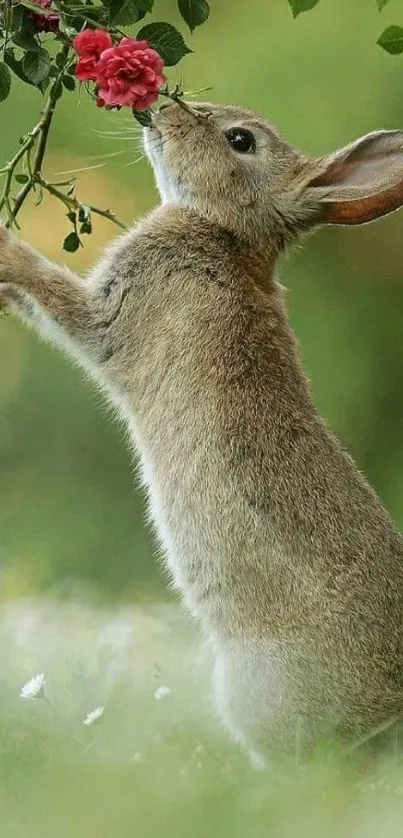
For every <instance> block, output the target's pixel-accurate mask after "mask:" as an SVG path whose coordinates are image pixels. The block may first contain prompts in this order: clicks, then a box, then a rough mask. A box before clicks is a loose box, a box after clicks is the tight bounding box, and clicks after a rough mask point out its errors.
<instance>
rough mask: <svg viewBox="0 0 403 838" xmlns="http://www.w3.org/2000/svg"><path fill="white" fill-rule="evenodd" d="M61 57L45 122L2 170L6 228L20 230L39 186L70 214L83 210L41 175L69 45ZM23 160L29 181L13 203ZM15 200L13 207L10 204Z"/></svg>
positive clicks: (0, 206) (1, 207)
mask: <svg viewBox="0 0 403 838" xmlns="http://www.w3.org/2000/svg"><path fill="white" fill-rule="evenodd" d="M60 56H61V59H60V63H59V72H58V74H57V76H55V78H54V80H53V82H52V84H51V86H50V89H49V94H48V97H47V100H46V103H45V107H44V109H43V113H42V118H41V119H40V121H39V122H38V123H37V125H35V127H34V128H33V129H32V130H31V131H30V132H29V133H28V135H27V138H26V139H25V141H24V142H23V143H22V144H21V146H20V148H19V149H18V151H17V152H16V154H15V155H14V157H13V158H12V159H11V160H10V161H9V163H7V165H6V166H5V167H4V168H3V169H0V175H1V174H4V175H6V179H5V183H4V187H3V190H2V193H1V197H0V212H2V210H4V209H6V212H7V218H6V220H5V222H4V224H5V227H7V228H10V227H12V226H13V224H14V225H15V226H16V227H17V228H18V222H17V215H18V213H19V211H20V209H21V207H22V205H23V204H24V202H25V200H26V198H27V197H28V195H29V194H30V192H31V191H32V190H34V189H35V185H36V184H38V185H40V186H41V187H42V188H43V189H46V190H47V192H50V193H51V194H53V195H54V196H55V197H57V198H59V200H61V201H62V202H63V203H64V205H65V206H66V207H68V209H69V210H72V209H79V208H80V206H82V203H80V202H79V201H78V200H77V199H76V198H75V197H72V196H69V195H65V194H64V193H63V192H60V190H58V189H56V188H55V186H54V185H53V184H51V183H49V182H48V181H45V180H44V179H43V178H42V175H41V169H42V164H43V160H44V156H45V152H46V147H47V143H48V139H49V132H50V128H51V125H52V121H53V116H54V112H55V108H56V103H57V100H58V98H59V91H60V84H61V79H62V77H63V75H64V73H65V71H66V67H67V65H68V64H69V45H68V44H65V45H64V46H63V47H62V49H61V51H60ZM35 146H36V149H35V155H34V157H33V159H32V152H33V149H34V148H35ZM24 157H25V160H26V164H27V169H28V178H29V179H28V181H27V182H26V183H25V184H24V186H23V187H22V189H20V191H19V192H18V194H17V196H16V197H15V199H12V197H11V188H12V181H13V177H14V173H15V170H16V168H17V166H18V164H19V163H20V161H21V160H22V159H23V158H24ZM12 200H13V204H12V203H11V202H12ZM85 206H87V207H88V209H89V210H90V212H93V213H94V214H96V215H101V216H103V217H104V218H107V219H108V220H109V221H112V222H113V223H114V224H116V225H117V226H118V227H120V228H121V229H122V230H126V229H127V227H126V225H125V224H124V223H123V222H122V221H120V220H119V219H118V218H117V217H116V216H115V215H114V213H112V212H110V210H103V209H99V208H98V207H94V206H89V205H88V204H86V205H85Z"/></svg>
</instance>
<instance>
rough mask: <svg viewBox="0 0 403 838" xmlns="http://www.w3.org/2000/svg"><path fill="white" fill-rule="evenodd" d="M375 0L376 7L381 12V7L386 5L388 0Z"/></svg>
mask: <svg viewBox="0 0 403 838" xmlns="http://www.w3.org/2000/svg"><path fill="white" fill-rule="evenodd" d="M376 2H377V6H378V9H379V11H380V12H381V11H382V9H383V7H384V6H386V4H387V3H389V0H376Z"/></svg>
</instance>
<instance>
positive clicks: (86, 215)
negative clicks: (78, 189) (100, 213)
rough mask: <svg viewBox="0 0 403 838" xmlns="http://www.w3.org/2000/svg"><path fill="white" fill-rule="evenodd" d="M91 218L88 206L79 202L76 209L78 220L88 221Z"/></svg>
mask: <svg viewBox="0 0 403 838" xmlns="http://www.w3.org/2000/svg"><path fill="white" fill-rule="evenodd" d="M90 219H91V210H90V208H89V207H86V206H85V204H80V207H79V210H78V220H79V221H81V222H82V223H84V222H89V221H90Z"/></svg>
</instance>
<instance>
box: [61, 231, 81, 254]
mask: <svg viewBox="0 0 403 838" xmlns="http://www.w3.org/2000/svg"><path fill="white" fill-rule="evenodd" d="M79 247H80V239H79V238H78V235H77V233H69V234H68V236H66V238H65V240H64V242H63V250H67V252H68V253H75V252H76V250H78V248H79Z"/></svg>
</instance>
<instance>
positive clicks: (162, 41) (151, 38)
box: [137, 22, 192, 67]
mask: <svg viewBox="0 0 403 838" xmlns="http://www.w3.org/2000/svg"><path fill="white" fill-rule="evenodd" d="M137 38H138V40H139V41H142V40H145V41H148V43H149V44H150V45H151V46H152V47H154V49H155V50H157V52H158V53H159V54H160V56H161V58H163V60H164V62H165V64H166V65H167V67H173V65H174V64H178V62H179V61H180V60H181V58H183V57H184V56H185V55H187V54H188V53H189V52H192V50H191V49H189V47H187V46H186V44H185V41H184V40H183V37H182V35H181V33H180V32H178V30H177V29H175V27H174V26H172V25H171V24H170V23H160V22H158V23H148V24H147V26H143V28H142V29H140V31H139V32H138V33H137Z"/></svg>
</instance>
